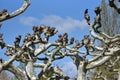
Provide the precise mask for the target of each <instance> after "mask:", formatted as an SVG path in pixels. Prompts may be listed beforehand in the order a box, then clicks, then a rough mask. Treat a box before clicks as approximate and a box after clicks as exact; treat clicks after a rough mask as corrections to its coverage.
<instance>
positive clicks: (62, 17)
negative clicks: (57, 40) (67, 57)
mask: <svg viewBox="0 0 120 80" xmlns="http://www.w3.org/2000/svg"><path fill="white" fill-rule="evenodd" d="M30 2H31V5H30V6H29V7H28V9H27V10H26V11H25V12H24V13H22V14H20V15H19V16H17V17H15V18H12V19H9V20H6V21H4V22H3V25H2V28H1V29H0V33H3V38H4V41H5V42H7V43H9V44H13V42H14V40H15V37H16V36H17V35H19V34H21V35H22V37H24V35H25V34H26V33H31V32H32V26H34V25H37V26H39V25H41V24H45V25H49V26H52V27H56V28H57V30H58V31H59V32H58V34H62V33H65V32H67V33H68V34H69V36H70V37H75V39H79V40H81V39H82V38H83V36H84V35H85V34H89V26H88V25H87V23H86V21H85V19H84V10H85V9H89V14H90V16H91V19H92V20H93V19H94V16H95V14H94V8H95V7H97V6H100V4H101V0H30ZM22 3H23V0H14V1H11V0H0V11H1V10H2V9H4V8H6V9H7V10H8V12H9V13H11V12H13V11H15V10H17V9H18V8H20V7H21V5H22ZM3 55H4V49H3V50H0V57H2V56H3ZM4 58H6V57H4ZM69 63H70V64H73V63H71V62H69ZM63 64H65V63H63ZM71 68H72V67H71ZM64 69H68V68H64Z"/></svg>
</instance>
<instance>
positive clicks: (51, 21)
mask: <svg viewBox="0 0 120 80" xmlns="http://www.w3.org/2000/svg"><path fill="white" fill-rule="evenodd" d="M41 23H43V24H47V25H50V26H54V27H56V28H57V29H58V30H59V31H60V32H66V31H67V32H68V31H72V30H73V29H75V28H85V27H87V23H86V21H85V20H82V21H80V20H76V19H73V18H71V17H66V18H62V17H60V16H56V15H48V16H45V17H44V18H43V19H42V20H41Z"/></svg>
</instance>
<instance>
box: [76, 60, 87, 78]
mask: <svg viewBox="0 0 120 80" xmlns="http://www.w3.org/2000/svg"><path fill="white" fill-rule="evenodd" d="M86 71H87V70H86V69H85V63H84V62H80V65H79V66H78V75H77V80H87V79H86Z"/></svg>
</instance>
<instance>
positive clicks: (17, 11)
mask: <svg viewBox="0 0 120 80" xmlns="http://www.w3.org/2000/svg"><path fill="white" fill-rule="evenodd" d="M29 5H30V1H29V0H24V3H23V5H22V6H21V7H20V8H19V9H18V10H16V11H14V12H12V13H11V14H8V16H6V15H4V16H1V17H0V22H2V21H5V20H7V19H10V18H13V17H15V16H18V15H19V14H21V13H23V12H24V11H25V10H26V9H27V8H28V6H29Z"/></svg>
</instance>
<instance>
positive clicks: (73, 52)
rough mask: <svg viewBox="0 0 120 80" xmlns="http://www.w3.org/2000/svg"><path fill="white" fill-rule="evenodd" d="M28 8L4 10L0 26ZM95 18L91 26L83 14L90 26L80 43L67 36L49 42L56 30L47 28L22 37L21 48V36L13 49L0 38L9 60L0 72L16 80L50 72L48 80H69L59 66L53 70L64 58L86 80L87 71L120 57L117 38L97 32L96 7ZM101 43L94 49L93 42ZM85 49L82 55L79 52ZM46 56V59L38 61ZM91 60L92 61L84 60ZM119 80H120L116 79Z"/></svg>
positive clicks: (98, 11) (32, 79)
mask: <svg viewBox="0 0 120 80" xmlns="http://www.w3.org/2000/svg"><path fill="white" fill-rule="evenodd" d="M109 4H110V6H111V7H113V8H114V9H115V10H116V11H117V12H118V13H120V8H119V7H118V6H116V5H115V3H114V0H109ZM29 5H30V1H29V0H24V4H23V5H22V7H21V8H20V9H18V10H16V11H15V12H13V13H8V12H7V9H3V11H1V13H0V22H2V21H4V20H7V19H10V18H13V17H15V16H17V15H19V14H21V13H22V12H24V11H25V10H26V9H27V7H28V6H29ZM94 12H95V14H96V16H95V18H94V19H95V20H94V22H91V20H90V16H89V14H88V9H86V10H85V13H84V17H85V19H86V21H87V23H88V25H89V26H90V30H89V31H90V35H91V36H92V37H90V36H89V35H84V38H83V39H82V40H75V39H74V38H73V37H72V38H70V39H69V38H68V34H67V33H64V34H60V35H58V38H57V39H56V40H55V41H53V42H49V39H50V38H51V37H52V36H54V35H55V34H56V33H57V32H58V31H57V30H56V28H55V27H50V26H46V25H40V26H33V33H32V34H30V33H27V34H26V36H25V37H24V40H23V42H22V45H20V42H21V37H22V36H21V35H18V36H17V37H16V38H15V41H14V45H10V44H8V43H7V42H4V40H3V38H2V36H3V34H1V35H0V46H1V48H2V49H3V48H5V47H6V48H7V50H6V52H5V55H6V56H10V58H9V59H8V60H7V61H5V60H3V59H2V58H1V59H0V72H1V71H3V70H8V71H10V72H12V73H13V74H14V75H15V76H16V77H17V78H18V80H37V79H39V78H41V77H46V76H45V75H44V74H45V73H46V72H47V71H51V73H52V74H53V75H52V76H51V77H50V78H47V77H46V79H48V80H51V79H52V80H59V79H65V80H69V79H70V77H69V76H67V75H66V74H65V73H64V72H63V71H62V70H61V69H60V68H59V67H58V66H52V63H53V61H56V60H59V59H63V58H64V57H65V56H67V57H70V58H71V59H72V60H73V63H74V64H75V65H76V67H77V71H78V72H77V74H78V76H77V80H87V79H88V78H87V76H86V73H87V71H88V70H90V69H93V68H95V67H97V66H100V65H102V64H104V63H105V62H106V61H108V60H110V59H111V58H112V57H113V56H119V53H120V34H116V35H114V36H109V35H107V34H105V33H104V32H103V31H100V30H99V28H101V27H102V24H101V8H100V7H96V8H95V10H94ZM97 40H98V41H100V42H102V43H104V45H105V46H104V47H103V46H98V45H96V41H97ZM82 47H85V49H86V50H85V51H82V50H81V48H82ZM40 55H45V56H46V57H41V56H40ZM88 56H91V58H87V57H88ZM14 61H18V62H22V63H24V64H25V69H24V70H23V69H21V68H19V67H17V66H16V65H14V64H13V62H14ZM34 67H37V68H40V69H41V71H39V72H38V75H35V73H34ZM118 80H120V78H119V79H118Z"/></svg>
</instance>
